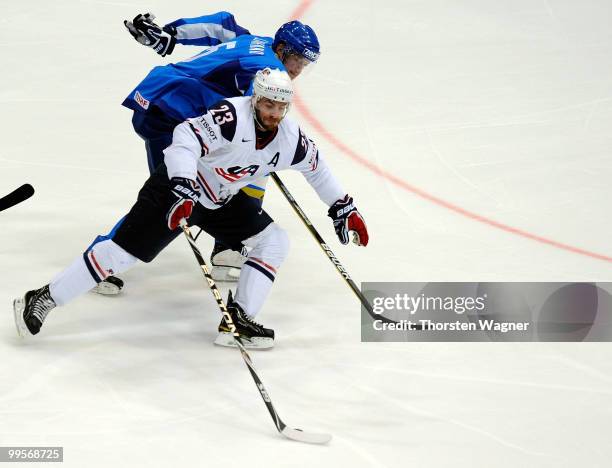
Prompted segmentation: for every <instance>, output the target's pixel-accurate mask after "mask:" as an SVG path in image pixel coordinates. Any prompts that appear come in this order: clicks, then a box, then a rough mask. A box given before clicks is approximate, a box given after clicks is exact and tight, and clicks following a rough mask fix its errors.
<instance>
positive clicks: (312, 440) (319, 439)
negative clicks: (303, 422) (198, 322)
mask: <svg viewBox="0 0 612 468" xmlns="http://www.w3.org/2000/svg"><path fill="white" fill-rule="evenodd" d="M180 225H181V228H182V229H183V232H184V233H185V237H186V238H187V241H188V242H189V245H190V246H191V250H192V251H193V254H194V255H195V257H196V260H197V261H198V263H199V265H200V268H201V269H202V273H203V274H204V277H205V278H206V281H207V282H208V287H209V288H210V290H211V292H212V293H213V296H215V300H216V301H217V305H218V306H219V309H221V313H222V314H223V320H225V324H226V325H227V326H228V328H229V329H230V330H231V332H232V333H233V335H234V341H235V342H236V346H237V347H238V349H239V350H240V354H242V359H244V363H245V364H246V366H247V368H248V369H249V372H250V373H251V377H253V380H254V381H255V385H256V386H257V390H259V393H260V395H261V397H262V398H263V401H264V403H265V404H266V407H267V408H268V411H269V412H270V416H272V420H273V421H274V425H275V426H276V429H277V430H278V432H280V433H281V434H282V435H284V436H285V437H286V438H287V439H291V440H297V441H298V442H306V443H308V444H325V443H327V442H329V441H330V440H331V435H330V434H319V433H314V432H304V431H302V430H301V429H294V428H292V427H289V426H287V425H286V424H285V423H284V422H283V421H282V420H281V418H280V416H279V415H278V413H277V412H276V410H275V409H274V406H273V405H272V400H271V399H270V395H268V392H267V391H266V388H265V387H264V384H263V382H262V381H261V379H260V378H259V375H257V371H256V370H255V367H254V366H253V361H251V357H250V356H249V354H248V353H247V352H246V349H245V348H244V344H243V343H242V339H241V338H240V335H239V334H238V332H237V331H236V326H235V325H234V322H233V320H232V316H231V315H230V314H229V312H228V311H227V307H226V306H225V302H224V301H223V298H222V297H221V292H220V291H219V288H217V285H216V284H215V280H213V278H212V276H211V274H210V270H209V268H208V265H207V264H206V261H205V260H204V257H202V254H201V253H200V249H198V247H197V246H196V243H195V240H194V239H193V236H192V235H191V232H190V230H189V226H188V225H187V221H185V219H181V221H180Z"/></svg>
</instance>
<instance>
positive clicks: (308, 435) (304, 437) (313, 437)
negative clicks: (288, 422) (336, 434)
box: [280, 426, 332, 444]
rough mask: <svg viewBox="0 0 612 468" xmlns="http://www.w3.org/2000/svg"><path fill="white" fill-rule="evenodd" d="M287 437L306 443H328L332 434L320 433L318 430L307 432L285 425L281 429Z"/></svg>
mask: <svg viewBox="0 0 612 468" xmlns="http://www.w3.org/2000/svg"><path fill="white" fill-rule="evenodd" d="M280 433H281V434H282V435H284V436H285V437H286V438H287V439H291V440H295V441H297V442H304V443H305V444H326V443H328V442H329V441H330V440H331V438H332V436H331V434H319V433H316V432H305V431H303V430H301V429H293V428H292V427H289V426H285V428H284V429H283V430H282V431H280Z"/></svg>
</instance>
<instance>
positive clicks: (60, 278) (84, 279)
mask: <svg viewBox="0 0 612 468" xmlns="http://www.w3.org/2000/svg"><path fill="white" fill-rule="evenodd" d="M96 284H97V283H96V281H95V280H94V279H93V278H92V276H91V275H90V274H89V271H88V270H87V267H86V266H85V260H83V256H82V255H80V256H78V257H77V258H75V259H74V262H72V264H71V265H70V266H69V267H68V268H66V269H65V270H63V271H61V272H60V273H58V274H57V275H56V276H55V278H53V279H52V280H51V282H50V283H49V292H50V293H51V297H52V298H53V300H54V301H55V303H56V304H57V305H58V306H62V305H64V304H67V303H68V302H70V301H71V300H72V299H74V298H75V297H77V296H80V295H81V294H83V293H86V292H87V291H89V290H90V289H91V288H93V287H94V286H95V285H96Z"/></svg>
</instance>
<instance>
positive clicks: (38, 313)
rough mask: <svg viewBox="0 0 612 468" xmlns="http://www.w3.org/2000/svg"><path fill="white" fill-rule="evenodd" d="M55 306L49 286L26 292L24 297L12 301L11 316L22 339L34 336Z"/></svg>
mask: <svg viewBox="0 0 612 468" xmlns="http://www.w3.org/2000/svg"><path fill="white" fill-rule="evenodd" d="M55 306H56V304H55V301H54V300H53V298H52V297H51V293H50V292H49V285H46V286H43V287H42V288H40V289H35V290H33V291H28V292H27V293H25V296H23V297H20V298H18V299H15V300H14V301H13V314H14V316H15V325H16V327H17V333H19V336H21V337H22V338H24V337H26V336H30V335H36V334H37V333H38V332H39V331H40V328H41V327H42V324H43V322H44V321H45V318H46V317H47V314H48V313H49V311H51V309H53V308H54V307H55Z"/></svg>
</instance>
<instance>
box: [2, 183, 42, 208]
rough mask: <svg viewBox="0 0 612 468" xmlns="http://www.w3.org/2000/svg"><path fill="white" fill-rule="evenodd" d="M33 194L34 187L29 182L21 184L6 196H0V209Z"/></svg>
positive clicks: (13, 204)
mask: <svg viewBox="0 0 612 468" xmlns="http://www.w3.org/2000/svg"><path fill="white" fill-rule="evenodd" d="M32 195H34V187H32V186H31V185H30V184H23V185H22V186H21V187H19V188H18V189H15V190H13V191H12V192H11V193H9V194H8V195H7V196H5V197H2V198H0V211H4V210H6V209H7V208H10V207H11V206H15V205H17V204H18V203H21V202H22V201H25V200H27V199H28V198H30V197H31V196H32Z"/></svg>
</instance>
